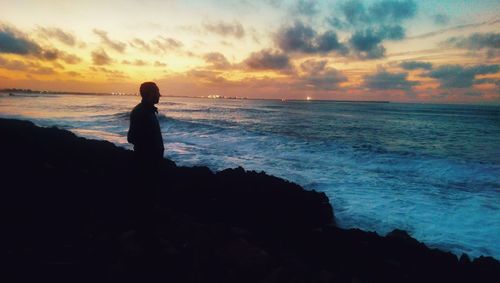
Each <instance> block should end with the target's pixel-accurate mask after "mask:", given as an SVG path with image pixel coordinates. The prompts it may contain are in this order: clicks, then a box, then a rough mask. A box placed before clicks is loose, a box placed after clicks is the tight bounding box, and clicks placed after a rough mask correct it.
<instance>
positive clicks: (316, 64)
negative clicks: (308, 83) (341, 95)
mask: <svg viewBox="0 0 500 283" xmlns="http://www.w3.org/2000/svg"><path fill="white" fill-rule="evenodd" d="M327 64H328V61H327V60H312V59H309V60H306V61H304V62H302V64H300V69H301V70H302V71H304V72H306V73H308V74H309V75H315V74H319V73H321V72H323V71H324V70H325V68H326V65H327Z"/></svg>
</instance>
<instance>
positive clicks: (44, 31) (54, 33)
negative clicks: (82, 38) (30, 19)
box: [38, 27, 77, 46]
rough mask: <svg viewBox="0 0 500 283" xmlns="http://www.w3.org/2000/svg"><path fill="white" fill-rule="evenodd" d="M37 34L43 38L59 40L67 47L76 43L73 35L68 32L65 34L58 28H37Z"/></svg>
mask: <svg viewBox="0 0 500 283" xmlns="http://www.w3.org/2000/svg"><path fill="white" fill-rule="evenodd" d="M38 32H39V33H40V34H41V35H42V36H44V37H50V38H55V39H57V40H59V41H60V42H62V43H64V44H66V45H69V46H75V45H76V43H77V40H76V38H75V36H74V35H72V34H71V33H69V32H65V31H63V30H62V29H60V28H44V27H39V28H38Z"/></svg>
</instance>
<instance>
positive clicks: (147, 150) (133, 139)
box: [127, 102, 164, 159]
mask: <svg viewBox="0 0 500 283" xmlns="http://www.w3.org/2000/svg"><path fill="white" fill-rule="evenodd" d="M157 111H158V110H157V108H156V107H154V106H153V105H152V104H147V103H144V102H141V103H139V104H137V106H135V107H134V109H133V110H132V112H131V113H130V128H129V131H128V135H127V139H128V142H129V143H132V144H133V145H134V151H135V152H136V154H137V155H138V156H139V157H140V158H144V159H161V158H163V151H164V147H163V138H162V136H161V130H160V124H159V123H158V118H157V117H156V113H157Z"/></svg>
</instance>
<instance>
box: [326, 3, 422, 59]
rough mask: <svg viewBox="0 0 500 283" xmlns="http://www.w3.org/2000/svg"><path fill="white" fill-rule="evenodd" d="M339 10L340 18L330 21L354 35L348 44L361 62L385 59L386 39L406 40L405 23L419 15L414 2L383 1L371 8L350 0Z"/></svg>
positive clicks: (333, 17)
mask: <svg viewBox="0 0 500 283" xmlns="http://www.w3.org/2000/svg"><path fill="white" fill-rule="evenodd" d="M338 11H339V12H340V14H339V15H335V16H332V17H329V18H328V19H327V21H328V22H329V23H330V25H332V26H334V27H335V28H338V29H343V30H348V31H351V32H352V34H351V36H350V38H349V39H348V42H347V45H348V46H349V47H350V49H351V52H350V54H352V55H354V56H356V57H358V58H360V59H377V58H382V57H384V56H385V47H384V45H383V42H384V41H385V40H402V39H404V38H405V37H406V30H405V29H404V28H403V26H402V25H401V24H402V23H403V22H404V21H406V20H408V19H411V18H413V17H414V16H415V14H416V11H417V4H416V2H414V1H413V0H402V1H398V0H383V1H379V2H375V3H372V4H371V5H368V6H367V5H365V4H364V2H361V1H359V0H350V1H345V2H343V3H341V4H340V6H339V9H338ZM344 54H346V52H344Z"/></svg>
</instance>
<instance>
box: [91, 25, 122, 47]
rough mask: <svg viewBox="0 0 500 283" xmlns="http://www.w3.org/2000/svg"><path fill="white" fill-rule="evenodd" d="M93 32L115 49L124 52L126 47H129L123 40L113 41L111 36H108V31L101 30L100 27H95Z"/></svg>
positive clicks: (105, 43)
mask: <svg viewBox="0 0 500 283" xmlns="http://www.w3.org/2000/svg"><path fill="white" fill-rule="evenodd" d="M93 32H94V33H95V34H96V35H97V36H99V38H100V39H101V42H102V43H103V44H104V45H106V46H108V47H110V48H112V49H114V50H115V51H117V52H119V53H123V52H124V51H125V48H127V45H126V44H125V43H123V42H121V41H113V40H111V39H110V38H109V37H108V33H107V32H106V31H103V30H99V29H94V30H93Z"/></svg>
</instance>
